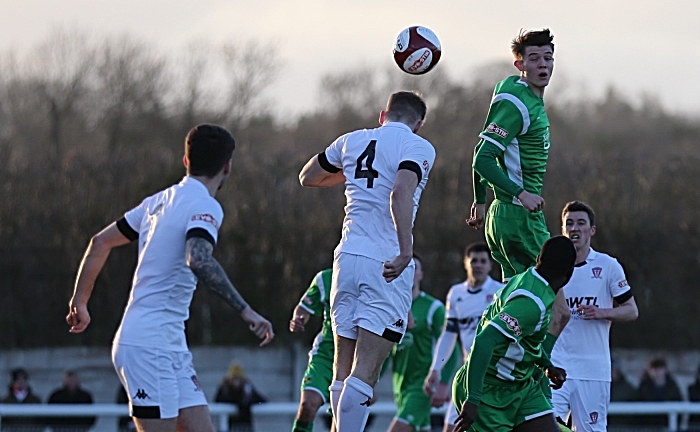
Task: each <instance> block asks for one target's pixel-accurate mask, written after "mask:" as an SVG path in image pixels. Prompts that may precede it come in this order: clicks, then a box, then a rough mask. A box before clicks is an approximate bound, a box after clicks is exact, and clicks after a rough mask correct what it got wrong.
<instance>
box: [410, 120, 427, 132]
mask: <svg viewBox="0 0 700 432" xmlns="http://www.w3.org/2000/svg"><path fill="white" fill-rule="evenodd" d="M424 124H425V121H423V120H418V121H417V122H416V124H414V125H413V128H412V130H413V133H418V131H419V130H420V128H422V127H423V125H424Z"/></svg>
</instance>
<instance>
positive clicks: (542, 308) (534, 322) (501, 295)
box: [470, 267, 555, 383]
mask: <svg viewBox="0 0 700 432" xmlns="http://www.w3.org/2000/svg"><path fill="white" fill-rule="evenodd" d="M554 297H555V294H554V290H552V288H551V287H550V286H549V284H548V283H547V281H546V280H545V279H544V278H543V277H542V276H540V275H539V274H538V273H537V271H535V269H534V267H531V268H529V269H528V270H527V271H525V272H524V273H521V274H519V275H517V276H515V277H513V278H512V279H511V280H510V281H509V282H508V284H507V285H506V286H504V287H503V288H501V290H499V291H498V292H497V293H496V295H495V296H494V299H493V301H492V302H491V304H490V305H489V307H488V309H486V313H485V314H484V316H483V317H482V318H481V321H479V328H478V329H477V336H478V335H479V333H481V332H482V331H483V330H484V328H486V326H489V325H491V326H494V327H496V329H498V330H499V331H500V332H501V333H503V334H504V335H505V336H506V337H507V338H508V339H510V340H511V343H510V344H508V345H501V346H499V347H497V348H496V350H495V351H494V352H493V355H492V356H491V361H490V364H489V366H488V369H487V371H486V377H485V380H484V382H485V383H486V382H492V383H493V382H499V381H500V382H503V381H509V382H523V381H526V380H528V379H529V378H530V377H531V376H532V373H533V372H534V370H535V362H536V361H537V360H538V359H539V358H540V357H542V356H543V354H542V353H543V350H542V342H543V341H544V338H545V336H546V335H547V329H548V328H549V323H550V321H551V319H552V304H553V303H554ZM470 358H471V353H470Z"/></svg>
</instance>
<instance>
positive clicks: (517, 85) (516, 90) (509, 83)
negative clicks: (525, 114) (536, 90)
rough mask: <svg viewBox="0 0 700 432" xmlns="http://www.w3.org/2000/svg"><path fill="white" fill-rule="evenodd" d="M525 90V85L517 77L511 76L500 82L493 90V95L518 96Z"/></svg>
mask: <svg viewBox="0 0 700 432" xmlns="http://www.w3.org/2000/svg"><path fill="white" fill-rule="evenodd" d="M526 89H527V84H526V83H524V82H523V81H522V80H521V79H520V77H519V76H518V75H511V76H509V77H508V78H506V79H504V80H503V81H500V82H499V83H498V84H496V87H495V88H494V91H493V95H494V96H497V95H500V94H511V95H515V96H519V95H521V94H523V92H524V91H525V90H526Z"/></svg>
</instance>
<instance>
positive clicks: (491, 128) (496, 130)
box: [486, 123, 508, 138]
mask: <svg viewBox="0 0 700 432" xmlns="http://www.w3.org/2000/svg"><path fill="white" fill-rule="evenodd" d="M486 132H490V133H493V134H496V135H498V136H500V137H501V138H505V137H507V136H508V131H507V130H505V129H503V128H502V127H500V126H499V125H497V124H496V123H490V124H489V125H488V126H486Z"/></svg>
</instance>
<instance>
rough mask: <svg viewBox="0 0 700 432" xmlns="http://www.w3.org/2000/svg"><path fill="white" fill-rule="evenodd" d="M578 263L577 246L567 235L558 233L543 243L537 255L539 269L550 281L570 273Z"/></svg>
mask: <svg viewBox="0 0 700 432" xmlns="http://www.w3.org/2000/svg"><path fill="white" fill-rule="evenodd" d="M574 264H576V248H575V247H574V244H573V243H572V242H571V240H569V239H568V238H567V237H564V236H561V235H558V236H554V237H552V238H550V239H548V240H547V241H546V242H544V245H542V250H541V251H540V255H539V256H538V257H537V265H536V268H537V271H538V273H540V274H541V275H542V276H543V277H544V278H545V279H547V280H548V281H550V280H552V279H558V278H560V277H564V276H566V275H568V274H570V273H571V272H572V271H573V269H574Z"/></svg>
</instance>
